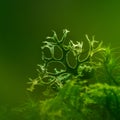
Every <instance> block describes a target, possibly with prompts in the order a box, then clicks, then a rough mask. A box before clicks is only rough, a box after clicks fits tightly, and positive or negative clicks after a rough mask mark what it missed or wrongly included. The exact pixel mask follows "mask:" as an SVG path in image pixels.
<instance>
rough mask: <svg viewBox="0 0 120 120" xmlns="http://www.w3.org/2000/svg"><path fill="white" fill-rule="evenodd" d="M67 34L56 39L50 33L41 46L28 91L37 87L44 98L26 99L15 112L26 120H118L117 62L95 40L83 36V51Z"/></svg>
mask: <svg viewBox="0 0 120 120" xmlns="http://www.w3.org/2000/svg"><path fill="white" fill-rule="evenodd" d="M68 33H69V31H68V30H66V29H65V30H63V36H62V38H61V39H58V37H57V34H56V32H55V31H53V36H52V37H47V41H44V42H43V46H42V47H41V49H42V61H43V64H41V65H38V67H39V69H37V71H38V77H37V78H35V79H30V81H29V82H28V84H29V85H30V87H29V88H27V90H28V91H30V92H31V93H32V94H36V89H38V88H40V94H39V95H40V96H42V97H43V98H40V99H38V100H37V101H36V100H35V99H34V97H33V98H32V99H28V101H27V104H25V105H23V106H22V107H20V108H18V109H16V110H15V111H17V112H18V113H19V114H18V116H19V115H20V114H21V115H22V116H23V117H22V119H25V120H30V119H35V120H120V115H119V113H120V88H119V85H120V64H119V59H118V58H117V57H116V56H115V55H114V54H113V53H114V52H113V51H112V50H111V48H110V47H103V46H102V42H100V43H99V42H98V41H96V40H95V38H94V37H92V39H91V40H90V38H89V37H88V36H87V35H86V36H85V37H86V40H87V41H88V49H87V50H86V49H84V46H83V43H84V42H83V41H82V42H78V41H77V42H76V44H75V43H73V41H71V40H69V41H68V39H67V34H68ZM66 40H67V42H68V43H66ZM37 96H38V94H37ZM24 116H25V117H24Z"/></svg>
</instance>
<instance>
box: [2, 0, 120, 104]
mask: <svg viewBox="0 0 120 120" xmlns="http://www.w3.org/2000/svg"><path fill="white" fill-rule="evenodd" d="M119 13H120V2H119V0H118V1H117V0H115V1H113V0H59V1H58V0H1V1H0V101H2V102H1V103H5V104H13V103H19V102H21V101H23V100H24V99H25V96H26V82H27V81H28V78H29V77H32V78H34V77H36V74H37V72H36V68H37V64H39V63H40V59H41V50H40V46H41V42H42V41H43V40H45V37H46V36H48V35H51V34H52V32H51V30H56V31H57V33H58V35H59V36H60V35H61V33H62V29H64V28H67V29H68V30H70V31H71V32H70V33H69V35H68V37H69V38H70V39H72V40H74V41H80V40H82V39H83V38H84V35H85V34H88V35H90V36H92V35H95V36H96V39H97V40H102V41H104V44H105V45H107V44H109V43H111V46H112V47H119V45H120V36H119V34H120V15H119Z"/></svg>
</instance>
